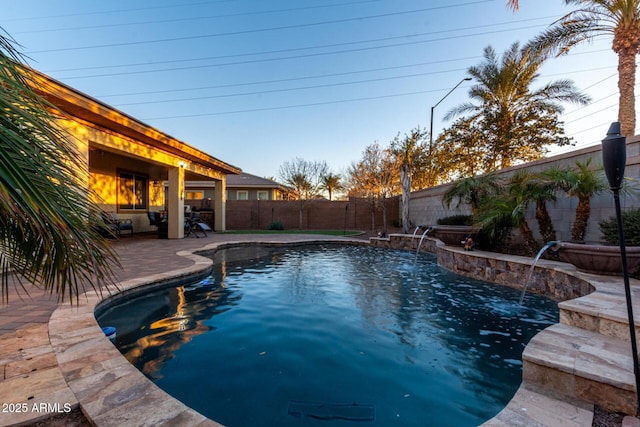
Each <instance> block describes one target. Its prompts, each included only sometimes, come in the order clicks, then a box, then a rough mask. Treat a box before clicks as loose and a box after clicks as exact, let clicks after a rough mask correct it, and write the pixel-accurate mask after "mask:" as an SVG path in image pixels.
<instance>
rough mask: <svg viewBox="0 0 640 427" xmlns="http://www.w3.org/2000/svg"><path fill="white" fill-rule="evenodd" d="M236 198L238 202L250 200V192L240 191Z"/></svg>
mask: <svg viewBox="0 0 640 427" xmlns="http://www.w3.org/2000/svg"><path fill="white" fill-rule="evenodd" d="M236 196H237V198H238V200H249V192H248V191H246V190H238V192H237V193H236Z"/></svg>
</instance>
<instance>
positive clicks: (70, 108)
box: [27, 68, 241, 174]
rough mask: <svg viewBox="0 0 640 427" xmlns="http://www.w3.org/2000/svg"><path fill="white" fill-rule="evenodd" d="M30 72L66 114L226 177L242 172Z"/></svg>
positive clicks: (40, 90) (43, 92)
mask: <svg viewBox="0 0 640 427" xmlns="http://www.w3.org/2000/svg"><path fill="white" fill-rule="evenodd" d="M27 71H28V73H29V74H30V76H29V77H30V79H31V81H32V83H33V84H34V87H33V88H34V90H35V91H36V92H37V93H38V94H39V95H41V96H42V97H44V98H45V99H46V100H47V101H48V102H49V103H51V104H52V105H53V106H54V107H55V108H57V109H59V110H60V112H62V113H63V114H65V115H69V116H72V117H76V118H78V119H81V120H83V121H85V122H88V123H91V124H93V125H96V126H99V127H101V128H103V129H106V130H107V131H111V132H116V133H118V134H121V135H123V136H126V137H128V138H131V139H133V140H136V141H140V142H142V143H144V144H147V145H149V146H151V147H152V148H154V149H157V150H161V151H165V152H168V153H171V154H173V155H176V156H180V157H183V158H185V159H188V160H190V161H192V162H194V163H197V164H200V165H201V166H204V167H205V168H211V169H215V170H217V171H219V172H221V173H223V174H239V173H240V172H241V169H240V168H238V167H236V166H233V165H230V164H228V163H225V162H223V161H221V160H219V159H217V158H215V157H213V156H210V155H209V154H207V153H205V152H203V151H200V150H198V149H197V148H195V147H192V146H190V145H188V144H186V143H184V142H182V141H180V140H178V139H176V138H173V137H172V136H170V135H167V134H166V133H164V132H161V131H160V130H158V129H156V128H154V127H152V126H149V125H147V124H145V123H143V122H141V121H139V120H137V119H135V118H133V117H131V116H129V115H127V114H125V113H123V112H122V111H119V110H116V109H114V108H113V107H111V106H109V105H107V104H105V103H103V102H100V101H98V100H97V99H94V98H92V97H90V96H88V95H86V94H84V93H82V92H80V91H78V90H76V89H74V88H72V87H70V86H67V85H65V84H64V83H61V82H59V81H57V80H54V79H52V78H51V77H49V76H47V75H45V74H42V73H40V72H39V71H37V70H34V69H29V68H28V69H27Z"/></svg>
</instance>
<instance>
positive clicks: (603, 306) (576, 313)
mask: <svg viewBox="0 0 640 427" xmlns="http://www.w3.org/2000/svg"><path fill="white" fill-rule="evenodd" d="M589 279H590V281H591V282H592V283H593V284H595V285H596V287H597V291H596V292H594V293H591V294H589V295H585V296H583V297H580V298H576V299H572V300H569V301H564V302H561V303H559V304H558V307H559V308H560V323H562V324H565V325H569V326H575V327H577V328H581V329H585V330H587V331H591V332H597V333H599V334H602V335H605V336H608V337H613V338H618V339H621V340H625V341H629V322H628V315H627V305H626V297H625V293H624V285H623V281H622V278H619V277H608V278H607V280H606V281H604V280H601V281H600V280H598V279H601V278H599V277H598V276H591V277H590V278H589ZM631 282H632V283H631V284H632V286H631V293H632V294H631V298H632V301H633V313H634V322H635V325H636V336H638V337H639V338H640V286H638V285H639V282H638V281H637V280H632V281H631Z"/></svg>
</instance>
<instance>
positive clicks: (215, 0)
mask: <svg viewBox="0 0 640 427" xmlns="http://www.w3.org/2000/svg"><path fill="white" fill-rule="evenodd" d="M233 1H235V0H209V1H200V2H195V3H179V4H175V5H166V6H153V7H138V8H134V9H116V10H103V11H97V12H81V13H66V14H63V15H49V16H32V17H30V18H14V19H3V21H5V22H16V21H35V20H39V19H46V20H49V19H56V18H69V17H78V16H93V15H107V14H112V13H128V12H140V11H143V10H158V9H173V8H177V7H179V8H184V7H185V6H197V5H201V4H214V3H230V2H233Z"/></svg>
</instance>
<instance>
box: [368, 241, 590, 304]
mask: <svg viewBox="0 0 640 427" xmlns="http://www.w3.org/2000/svg"><path fill="white" fill-rule="evenodd" d="M420 239H421V236H420V235H419V234H418V235H416V236H412V235H410V234H391V235H389V237H388V238H377V237H372V238H371V239H370V244H371V245H372V246H376V247H382V248H390V249H402V250H411V251H416V250H417V247H418V244H419V243H420ZM420 251H421V252H429V253H431V254H435V255H436V258H437V261H438V264H439V265H441V266H442V267H444V268H446V269H447V270H450V271H453V272H454V273H458V274H461V275H464V276H468V277H473V278H474V279H479V280H484V281H486V282H492V283H498V284H501V285H505V286H509V287H512V288H517V289H521V288H522V283H523V277H527V276H528V275H529V271H530V269H531V264H532V262H533V260H532V259H531V258H526V257H519V256H513V255H504V254H497V253H483V252H480V251H465V250H464V249H462V248H456V247H452V246H445V245H444V244H443V243H442V242H440V241H439V240H436V239H433V238H430V237H427V238H425V239H424V240H423V241H422V244H421V245H420ZM550 265H553V262H550V261H545V267H544V268H543V267H536V268H535V269H534V273H533V274H532V276H531V280H530V281H529V283H528V285H527V289H526V290H527V292H532V293H536V294H539V295H544V296H546V297H548V298H551V299H554V300H556V301H566V300H569V299H573V298H577V297H580V296H584V295H587V294H590V293H591V292H593V291H594V290H595V289H594V288H593V286H592V285H591V284H590V283H589V282H587V281H586V280H583V279H581V278H579V277H576V276H573V275H571V274H568V273H567V272H566V271H562V270H559V269H554V268H549V267H550Z"/></svg>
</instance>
